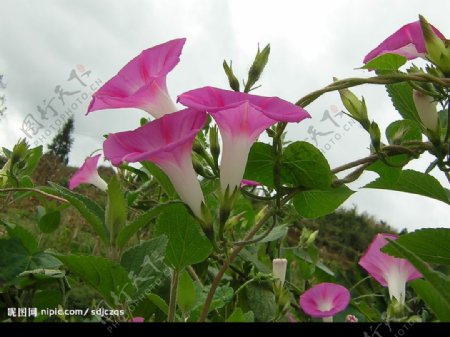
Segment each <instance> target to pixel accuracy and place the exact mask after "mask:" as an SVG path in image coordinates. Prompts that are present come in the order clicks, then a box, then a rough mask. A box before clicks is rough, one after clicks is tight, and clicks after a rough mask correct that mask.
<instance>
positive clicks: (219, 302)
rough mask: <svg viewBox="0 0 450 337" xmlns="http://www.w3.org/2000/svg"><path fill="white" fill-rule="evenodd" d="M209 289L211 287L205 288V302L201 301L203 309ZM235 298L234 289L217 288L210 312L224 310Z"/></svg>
mask: <svg viewBox="0 0 450 337" xmlns="http://www.w3.org/2000/svg"><path fill="white" fill-rule="evenodd" d="M209 288H210V287H205V288H204V289H203V290H204V292H203V294H204V296H205V297H204V300H203V301H201V304H202V305H201V306H202V307H203V304H204V303H205V300H206V294H207V293H208V292H209ZM233 296H234V291H233V288H231V287H229V286H221V287H219V288H217V290H216V293H215V294H214V297H213V300H212V302H211V306H210V307H209V311H208V312H211V311H213V310H216V309H220V308H223V307H224V306H225V305H226V304H228V303H229V302H230V301H231V300H232V299H233Z"/></svg>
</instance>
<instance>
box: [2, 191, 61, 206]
mask: <svg viewBox="0 0 450 337" xmlns="http://www.w3.org/2000/svg"><path fill="white" fill-rule="evenodd" d="M1 192H36V193H39V194H41V195H43V196H46V197H47V198H52V199H55V200H58V201H61V202H63V203H66V204H68V203H69V201H68V200H67V199H64V198H61V197H58V196H56V195H53V194H50V193H47V192H44V191H41V190H38V189H37V188H31V187H14V188H0V193H1Z"/></svg>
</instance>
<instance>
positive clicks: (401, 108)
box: [386, 82, 421, 124]
mask: <svg viewBox="0 0 450 337" xmlns="http://www.w3.org/2000/svg"><path fill="white" fill-rule="evenodd" d="M386 90H387V92H388V94H389V97H390V98H391V100H392V104H393V105H394V107H395V109H397V111H398V112H399V113H400V115H401V116H402V117H403V118H404V119H410V120H413V121H415V122H416V123H418V124H420V123H421V122H420V118H419V114H418V113H417V109H416V105H415V104H414V101H413V98H412V87H411V86H410V85H409V84H408V83H405V82H402V83H395V84H388V85H386Z"/></svg>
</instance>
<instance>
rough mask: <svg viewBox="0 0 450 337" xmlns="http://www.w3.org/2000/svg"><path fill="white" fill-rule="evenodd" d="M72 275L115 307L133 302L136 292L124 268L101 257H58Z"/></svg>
mask: <svg viewBox="0 0 450 337" xmlns="http://www.w3.org/2000/svg"><path fill="white" fill-rule="evenodd" d="M57 258H58V259H59V260H61V262H62V263H64V265H65V266H66V267H67V269H69V270H70V271H71V272H72V273H74V274H77V275H78V276H79V277H80V278H81V279H82V280H83V281H85V282H86V283H88V284H89V285H90V286H91V287H93V288H94V289H95V290H97V291H98V293H99V294H100V295H101V296H102V297H103V298H104V299H105V300H106V302H108V304H109V305H111V306H113V307H115V306H118V305H121V304H124V303H125V302H126V301H128V300H131V299H132V298H133V297H134V295H135V292H136V289H135V288H134V287H133V285H132V281H131V280H130V279H129V278H128V274H127V272H126V271H125V269H124V268H122V267H121V266H120V265H118V264H117V263H115V262H113V261H110V260H108V259H105V258H103V257H99V256H81V255H58V256H57Z"/></svg>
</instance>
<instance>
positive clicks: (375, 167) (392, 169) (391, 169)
mask: <svg viewBox="0 0 450 337" xmlns="http://www.w3.org/2000/svg"><path fill="white" fill-rule="evenodd" d="M386 160H388V161H389V164H392V165H394V166H390V165H387V164H386V163H384V162H383V161H381V160H377V161H376V162H374V163H373V164H370V165H369V166H368V167H367V168H366V170H367V171H373V172H376V173H377V174H378V175H379V176H380V177H381V178H383V180H385V181H388V182H390V183H395V182H397V180H398V178H399V177H400V175H401V174H402V169H401V167H400V166H402V165H406V164H407V163H408V162H409V157H408V155H406V154H399V155H396V156H392V157H389V158H386Z"/></svg>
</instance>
